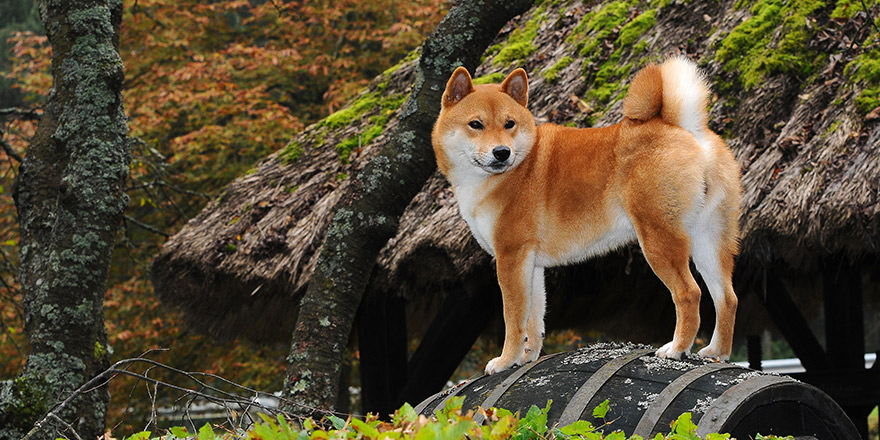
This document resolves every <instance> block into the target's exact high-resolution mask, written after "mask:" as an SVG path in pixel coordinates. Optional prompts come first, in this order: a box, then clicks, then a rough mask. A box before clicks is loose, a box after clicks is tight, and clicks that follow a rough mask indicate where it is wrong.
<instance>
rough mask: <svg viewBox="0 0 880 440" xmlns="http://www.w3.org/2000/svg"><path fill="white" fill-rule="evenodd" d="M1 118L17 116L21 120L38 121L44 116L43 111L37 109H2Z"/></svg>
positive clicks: (0, 111) (0, 109)
mask: <svg viewBox="0 0 880 440" xmlns="http://www.w3.org/2000/svg"><path fill="white" fill-rule="evenodd" d="M0 116H15V117H17V118H20V119H28V120H31V121H36V120H39V119H40V117H41V116H43V111H42V110H38V109H35V108H30V109H27V108H16V107H10V108H0Z"/></svg>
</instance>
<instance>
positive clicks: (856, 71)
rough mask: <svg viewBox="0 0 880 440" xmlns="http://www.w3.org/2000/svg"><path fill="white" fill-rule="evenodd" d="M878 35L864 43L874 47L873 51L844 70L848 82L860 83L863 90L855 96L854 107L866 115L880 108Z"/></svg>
mask: <svg viewBox="0 0 880 440" xmlns="http://www.w3.org/2000/svg"><path fill="white" fill-rule="evenodd" d="M877 37H878V35H877V34H876V33H875V34H874V35H873V37H872V38H869V39H868V41H866V42H865V45H866V46H868V45H871V46H874V48H873V49H871V50H868V51H866V52H865V53H863V54H861V55H859V56H858V57H856V59H854V60H852V61H851V62H850V63H849V64H847V66H846V69H845V70H844V72H845V74H846V75H847V76H848V77H849V78H850V81H854V82H857V83H860V84H861V85H863V86H864V87H865V88H864V89H863V90H862V91H861V92H860V93H859V95H858V96H856V107H858V109H859V111H861V112H862V113H868V112H870V111H871V110H873V109H875V108H877V107H878V106H880V49H877V48H876V44H874V43H871V41H872V40H874V41H876V40H877Z"/></svg>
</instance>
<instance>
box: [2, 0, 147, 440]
mask: <svg viewBox="0 0 880 440" xmlns="http://www.w3.org/2000/svg"><path fill="white" fill-rule="evenodd" d="M39 9H40V15H41V19H42V21H43V24H44V26H45V28H46V32H47V34H48V37H49V42H50V43H51V44H52V50H53V55H52V76H53V79H54V84H53V87H52V90H51V91H50V92H49V97H48V100H47V103H46V105H45V107H44V115H43V118H42V119H41V121H40V125H39V127H38V130H37V133H36V135H35V137H34V139H33V141H32V143H31V145H30V146H29V148H28V150H27V152H26V156H25V159H24V161H23V162H22V164H21V169H20V175H19V177H18V180H17V182H16V186H15V190H14V198H15V203H16V208H17V211H18V219H19V226H20V230H21V243H20V244H21V268H20V281H21V285H22V290H23V294H24V301H23V303H24V312H25V330H26V332H27V335H28V340H29V343H30V350H31V351H30V354H29V356H28V359H27V362H26V364H25V366H24V370H23V371H22V373H21V375H20V376H19V377H18V378H17V379H15V380H14V381H12V382H9V383H6V384H5V385H4V386H3V387H2V389H0V438H21V436H22V435H23V434H25V433H27V432H28V431H29V430H30V429H31V427H32V426H33V424H34V422H36V421H37V420H38V419H39V418H40V417H42V416H43V415H44V414H45V413H46V411H48V410H49V409H51V407H52V406H53V405H54V404H55V403H56V402H57V401H58V400H59V399H63V398H64V397H66V394H69V393H70V392H71V391H73V390H74V389H76V388H77V387H78V386H80V385H81V384H82V383H84V382H85V381H87V380H89V379H91V378H92V377H93V376H94V375H96V374H98V373H100V372H102V371H103V370H104V369H106V368H107V366H108V352H107V348H106V347H107V346H106V344H107V335H106V330H105V328H104V319H103V298H104V292H105V289H106V286H105V284H106V281H107V276H108V268H109V263H110V255H111V252H112V249H113V243H114V241H115V238H116V233H117V231H118V229H119V224H120V220H121V216H122V211H123V208H124V207H125V205H126V203H127V196H126V195H125V193H124V182H125V179H126V176H127V175H128V171H129V168H128V167H129V162H130V159H131V153H130V146H129V139H128V137H127V132H128V124H127V119H126V116H125V113H124V111H123V107H122V96H121V90H122V84H123V78H124V74H123V65H122V60H121V58H120V56H119V52H118V44H119V42H118V31H119V24H120V21H121V18H122V1H121V0H93V1H83V2H66V1H61V0H43V1H40V2H39ZM108 398H109V396H108V394H107V390H106V387H102V388H100V389H98V390H95V391H92V392H90V393H87V394H85V395H84V396H82V397H80V398H78V399H77V400H76V401H75V402H74V404H73V405H70V407H69V409H68V410H66V411H62V412H61V413H60V419H62V420H63V421H64V423H66V424H67V425H69V426H64V423H58V422H57V420H56V421H50V423H47V424H46V425H44V427H45V428H46V429H43V430H41V431H40V432H35V433H33V434H34V436H35V437H36V438H48V439H54V438H57V437H59V436H61V435H62V434H63V433H64V432H65V431H67V430H69V429H74V430H76V434H77V435H79V437H81V438H84V439H89V438H92V439H93V438H96V437H98V436H101V435H103V433H104V427H105V426H104V425H105V423H106V422H105V419H106V412H107V402H108ZM66 435H67V436H71V435H72V433H69V432H68V433H67V434H66Z"/></svg>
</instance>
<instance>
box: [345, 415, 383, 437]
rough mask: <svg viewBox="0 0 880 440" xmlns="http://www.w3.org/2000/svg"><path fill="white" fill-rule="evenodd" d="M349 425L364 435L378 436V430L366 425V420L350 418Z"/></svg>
mask: <svg viewBox="0 0 880 440" xmlns="http://www.w3.org/2000/svg"><path fill="white" fill-rule="evenodd" d="M351 427H352V428H353V429H354V430H355V431H357V432H359V433H361V434H363V435H364V437H368V438H376V437H379V431H378V430H377V429H376V428H374V427H372V426H370V425H368V424H367V422H364V421H363V420H361V419H355V418H352V419H351Z"/></svg>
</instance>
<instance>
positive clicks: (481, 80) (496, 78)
mask: <svg viewBox="0 0 880 440" xmlns="http://www.w3.org/2000/svg"><path fill="white" fill-rule="evenodd" d="M506 77H507V74H506V73H504V72H495V73H490V74H488V75H483V76H480V77H477V78H474V84H495V83H500V82H501V81H504V78H506Z"/></svg>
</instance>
